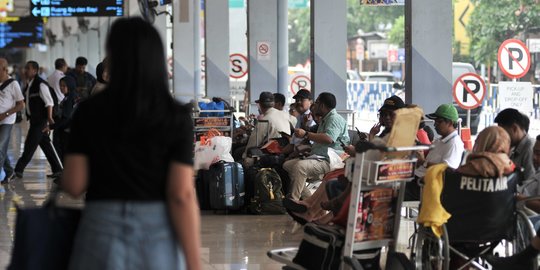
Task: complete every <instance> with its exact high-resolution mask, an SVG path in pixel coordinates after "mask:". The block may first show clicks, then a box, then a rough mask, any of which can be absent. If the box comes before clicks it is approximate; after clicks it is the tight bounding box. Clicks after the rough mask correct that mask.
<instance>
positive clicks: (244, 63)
mask: <svg viewBox="0 0 540 270" xmlns="http://www.w3.org/2000/svg"><path fill="white" fill-rule="evenodd" d="M229 62H230V63H231V70H230V73H229V76H230V77H231V78H233V79H240V78H242V77H244V76H246V74H247V73H248V60H247V58H246V57H245V56H244V55H243V54H239V53H233V54H231V55H230V56H229Z"/></svg>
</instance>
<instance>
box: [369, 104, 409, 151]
mask: <svg viewBox="0 0 540 270" xmlns="http://www.w3.org/2000/svg"><path fill="white" fill-rule="evenodd" d="M401 108H405V102H403V99H401V98H400V97H398V96H395V95H394V96H391V97H389V98H387V99H385V100H384V103H383V105H382V106H381V108H380V109H379V122H378V123H377V124H375V125H374V126H373V127H372V128H371V130H370V131H369V137H368V139H369V140H370V141H371V140H373V138H375V136H377V134H379V132H380V131H381V127H384V130H383V132H381V134H380V135H379V137H381V138H382V137H384V136H386V135H387V134H389V133H390V131H391V130H392V124H393V123H392V121H393V119H394V118H393V117H392V116H393V115H394V111H396V110H399V109H401Z"/></svg>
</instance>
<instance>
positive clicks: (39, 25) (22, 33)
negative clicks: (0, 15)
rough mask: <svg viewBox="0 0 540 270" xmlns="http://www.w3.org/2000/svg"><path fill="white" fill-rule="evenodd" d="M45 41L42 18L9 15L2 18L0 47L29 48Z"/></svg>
mask: <svg viewBox="0 0 540 270" xmlns="http://www.w3.org/2000/svg"><path fill="white" fill-rule="evenodd" d="M43 42H44V40H43V20H42V19H38V18H32V17H21V18H19V17H15V18H14V17H11V18H9V17H8V18H5V19H2V20H0V48H2V49H3V48H28V47H33V46H34V44H36V43H43Z"/></svg>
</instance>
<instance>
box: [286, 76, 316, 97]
mask: <svg viewBox="0 0 540 270" xmlns="http://www.w3.org/2000/svg"><path fill="white" fill-rule="evenodd" d="M289 88H290V89H291V92H292V93H293V95H296V93H297V92H298V91H300V89H306V90H309V91H311V79H310V78H309V77H308V76H306V75H298V76H296V77H294V78H293V79H292V80H291V85H290V86H289Z"/></svg>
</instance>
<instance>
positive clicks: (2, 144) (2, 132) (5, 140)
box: [0, 124, 13, 175]
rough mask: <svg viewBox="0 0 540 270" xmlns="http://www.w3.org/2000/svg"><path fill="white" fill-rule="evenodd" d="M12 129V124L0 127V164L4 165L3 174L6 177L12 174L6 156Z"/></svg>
mask: <svg viewBox="0 0 540 270" xmlns="http://www.w3.org/2000/svg"><path fill="white" fill-rule="evenodd" d="M12 128H13V125H12V124H3V125H0V164H4V165H3V166H4V172H5V173H6V175H10V174H11V173H12V172H13V168H12V167H11V164H10V162H9V158H8V155H7V150H8V146H9V139H10V138H11V129H12Z"/></svg>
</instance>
